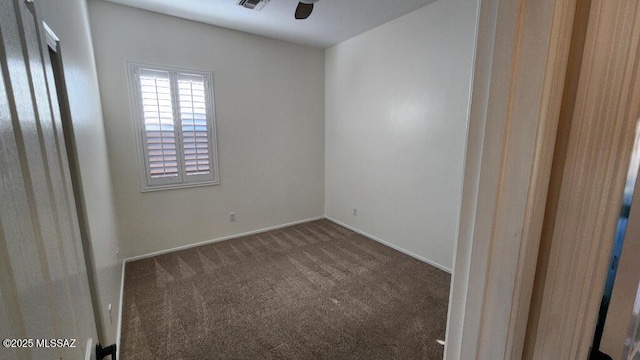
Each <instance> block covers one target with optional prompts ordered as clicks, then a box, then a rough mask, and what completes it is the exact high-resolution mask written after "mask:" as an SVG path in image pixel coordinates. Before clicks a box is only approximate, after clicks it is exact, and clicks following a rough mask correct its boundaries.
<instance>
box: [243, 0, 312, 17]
mask: <svg viewBox="0 0 640 360" xmlns="http://www.w3.org/2000/svg"><path fill="white" fill-rule="evenodd" d="M269 1H270V0H239V1H238V5H240V6H243V7H245V8H247V9H249V10H258V11H259V10H262V9H263V8H264V7H265V6H266V5H267V4H268V3H269ZM299 1H300V2H299V3H298V7H297V8H296V12H295V17H296V19H297V20H304V19H306V18H308V17H309V15H311V12H312V11H313V4H315V3H317V2H318V0H299Z"/></svg>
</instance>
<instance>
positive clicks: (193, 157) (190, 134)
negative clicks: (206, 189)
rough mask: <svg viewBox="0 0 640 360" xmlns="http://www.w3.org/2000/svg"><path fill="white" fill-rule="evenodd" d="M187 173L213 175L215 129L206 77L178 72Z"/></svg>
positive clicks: (188, 175) (206, 176) (205, 176)
mask: <svg viewBox="0 0 640 360" xmlns="http://www.w3.org/2000/svg"><path fill="white" fill-rule="evenodd" d="M177 80H178V99H179V103H180V127H181V131H182V149H183V151H182V153H183V161H184V174H185V176H186V177H187V178H191V177H193V178H197V177H202V178H211V175H212V172H211V157H210V151H209V149H210V147H211V141H210V138H211V132H210V129H209V126H208V121H207V119H208V112H209V111H208V109H207V101H206V99H207V96H206V91H205V90H206V82H205V79H204V77H203V76H200V75H191V74H182V73H179V74H178V75H177Z"/></svg>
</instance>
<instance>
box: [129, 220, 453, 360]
mask: <svg viewBox="0 0 640 360" xmlns="http://www.w3.org/2000/svg"><path fill="white" fill-rule="evenodd" d="M449 282H450V275H449V274H447V273H446V272H444V271H442V270H439V269H437V268H435V267H433V266H430V265H428V264H425V263H423V262H420V261H418V260H416V259H413V258H411V257H409V256H407V255H404V254H402V253H400V252H398V251H396V250H394V249H391V248H389V247H387V246H384V245H382V244H380V243H377V242H375V241H373V240H370V239H368V238H366V237H364V236H362V235H359V234H357V233H355V232H353V231H351V230H348V229H346V228H344V227H342V226H339V225H337V224H335V223H333V222H331V221H328V220H318V221H312V222H308V223H304V224H299V225H294V226H290V227H286V228H282V229H278V230H272V231H268V232H264V233H260V234H256V235H251V236H246V237H241V238H236V239H232V240H227V241H223V242H218V243H214V244H209V245H204V246H200V247H196V248H191V249H188V250H183V251H179V252H174V253H170V254H166V255H159V256H156V257H153V258H148V259H143V260H138V261H134V262H130V263H127V265H126V272H125V284H124V305H123V314H122V316H123V317H122V338H121V357H122V359H125V360H126V359H135V360H145V359H194V360H196V359H197V360H201V359H367V360H371V359H442V355H443V347H442V346H441V345H439V344H437V343H436V340H438V339H444V335H445V327H446V320H447V305H448V296H449Z"/></svg>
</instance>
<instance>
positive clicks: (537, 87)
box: [445, 0, 576, 360]
mask: <svg viewBox="0 0 640 360" xmlns="http://www.w3.org/2000/svg"><path fill="white" fill-rule="evenodd" d="M478 8H479V13H478V21H477V23H478V33H477V44H476V52H475V54H476V55H475V56H476V59H475V71H474V79H473V86H472V95H471V99H472V100H471V108H470V122H469V128H468V138H467V149H466V160H465V174H464V180H463V195H462V204H461V215H460V226H459V231H458V236H457V244H456V252H455V253H456V255H455V260H454V275H453V281H452V287H451V296H450V299H451V302H450V307H449V318H448V326H447V346H446V349H445V358H446V359H448V360H454V359H492V360H495V359H520V358H521V357H522V352H523V348H524V339H525V335H526V331H527V323H528V315H529V307H530V301H531V294H532V291H533V283H534V278H535V275H534V274H535V269H536V263H537V258H538V248H539V244H540V234H541V231H542V225H543V220H544V213H545V206H546V201H547V191H548V185H549V181H550V175H551V165H552V162H553V154H554V148H555V143H556V132H557V128H558V119H559V114H560V109H561V104H562V96H563V92H564V86H565V76H566V70H567V64H568V58H569V48H570V44H571V37H572V33H573V31H572V30H573V21H574V17H575V10H576V0H555V1H552V0H548V1H540V0H502V1H498V0H479V7H478Z"/></svg>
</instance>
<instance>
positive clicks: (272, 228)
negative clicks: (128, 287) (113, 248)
mask: <svg viewBox="0 0 640 360" xmlns="http://www.w3.org/2000/svg"><path fill="white" fill-rule="evenodd" d="M320 219H324V216H317V217H313V218H309V219H304V220H298V221H294V222H290V223H286V224H281V225H276V226H271V227H266V228H262V229H257V230H252V231H247V232H243V233H239V234H233V235H228V236H223V237H220V238H217V239H212V240H205V241H201V242H198V243H195V244H189V245H183V246H178V247H175V248H171V249H167V250H160V251H156V252H152V253H149V254H145V255H138V256H132V257H130V258H126V259H124V262H125V263H126V262H129V261H135V260H141V259H146V258H150V257H154V256H158V255H164V254H168V253H172V252H175V251H180V250H186V249H191V248H194V247H198V246H202V245H207V244H213V243H217V242H220V241H225V240H230V239H235V238H238V237H243V236H249V235H255V234H259V233H261V232H265V231H271V230H277V229H281V228H283V227H287V226H292V225H298V224H302V223H306V222H309V221H314V220H320Z"/></svg>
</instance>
